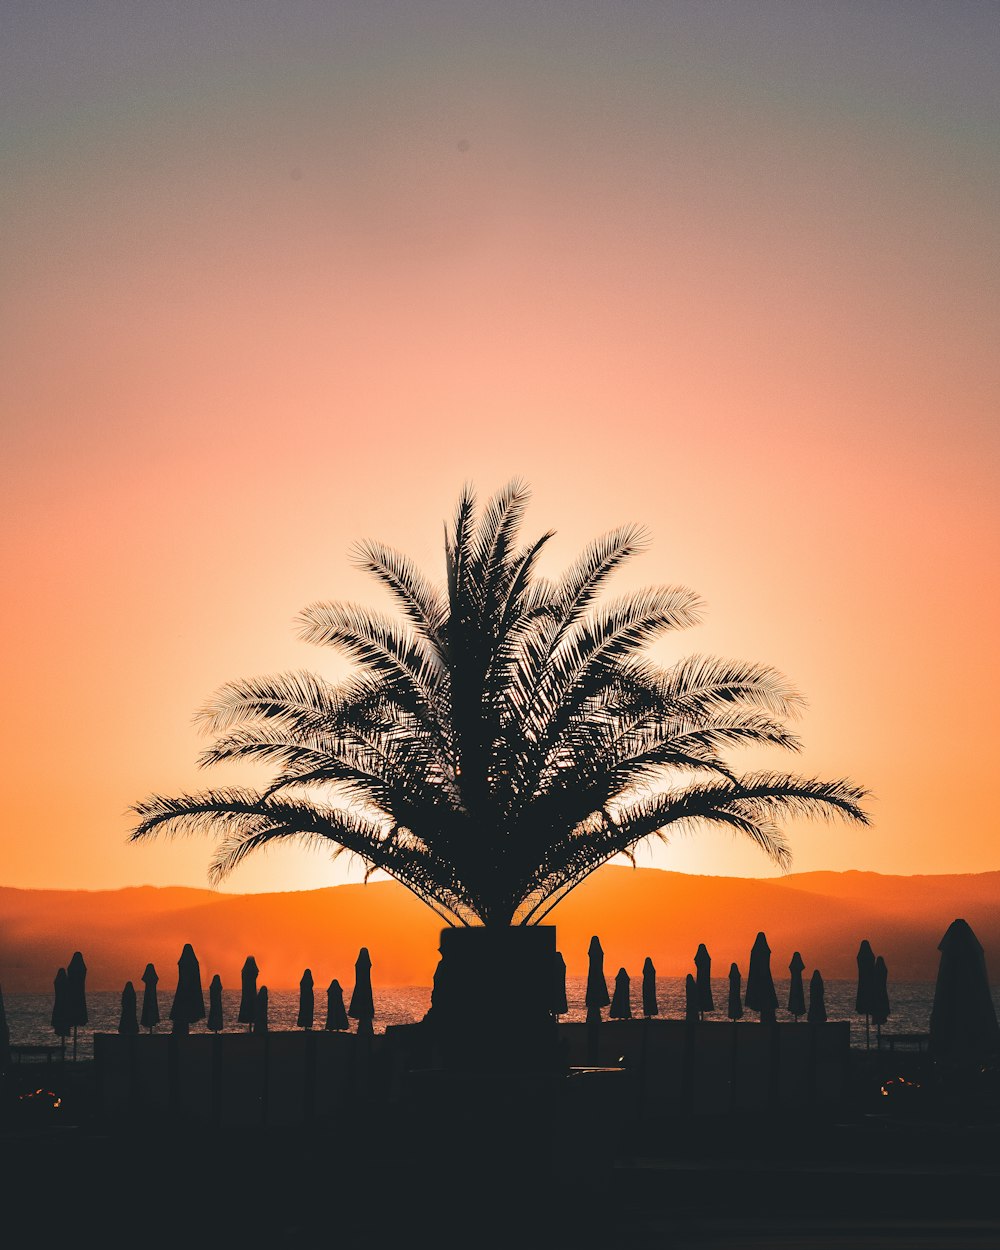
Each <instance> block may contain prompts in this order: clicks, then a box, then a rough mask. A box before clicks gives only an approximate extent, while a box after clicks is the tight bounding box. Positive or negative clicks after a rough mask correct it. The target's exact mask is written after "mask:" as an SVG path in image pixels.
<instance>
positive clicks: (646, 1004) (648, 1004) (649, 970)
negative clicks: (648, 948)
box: [642, 955, 660, 1020]
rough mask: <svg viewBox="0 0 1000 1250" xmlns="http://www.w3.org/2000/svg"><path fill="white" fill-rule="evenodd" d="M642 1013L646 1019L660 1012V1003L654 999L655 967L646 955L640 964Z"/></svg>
mask: <svg viewBox="0 0 1000 1250" xmlns="http://www.w3.org/2000/svg"><path fill="white" fill-rule="evenodd" d="M642 1014H643V1015H644V1016H645V1017H646V1019H647V1020H648V1019H649V1018H650V1016H658V1015H659V1014H660V1004H659V1003H658V1002H657V1001H656V969H655V968H654V967H653V961H652V960H651V959H650V957H649V956H648V955H647V956H646V962H645V963H644V964H643V965H642Z"/></svg>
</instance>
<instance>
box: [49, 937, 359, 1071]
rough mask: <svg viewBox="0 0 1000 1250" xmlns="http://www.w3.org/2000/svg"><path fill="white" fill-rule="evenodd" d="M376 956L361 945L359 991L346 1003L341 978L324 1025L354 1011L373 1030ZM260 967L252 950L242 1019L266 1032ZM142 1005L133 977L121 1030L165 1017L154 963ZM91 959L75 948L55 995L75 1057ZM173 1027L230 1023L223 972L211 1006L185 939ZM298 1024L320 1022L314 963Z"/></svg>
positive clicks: (338, 1024)
mask: <svg viewBox="0 0 1000 1250" xmlns="http://www.w3.org/2000/svg"><path fill="white" fill-rule="evenodd" d="M371 968H372V961H371V957H370V956H369V954H368V948H367V947H364V946H363V947H362V948H361V950H360V952H359V954H358V958H357V961H356V962H355V965H354V974H355V979H354V991H353V993H352V995H351V1001H350V1005H349V1006H348V1007H347V1008H345V1006H344V992H343V989H342V988H341V985H340V982H339V981H338V980H336V979H334V980H333V981H331V982H330V984H329V986H328V987H327V990H326V1021H325V1023H324V1026H323V1027H324V1028H325V1029H326V1030H328V1031H330V1032H334V1031H341V1030H345V1029H347V1028H349V1027H350V1025H349V1017H350V1018H351V1019H354V1020H356V1021H357V1024H358V1032H359V1033H369V1034H370V1033H371V1032H372V1029H373V1026H372V1021H373V1020H374V1018H375V1004H374V998H373V995H372V982H371ZM259 975H260V970H259V969H258V967H257V962H256V960H255V959H254V957H253V955H249V956H248V957H247V959H246V962H245V963H244V965H243V969H242V972H241V974H240V976H241V992H240V1005H239V1010H238V1012H237V1016H236V1023H237V1024H245V1025H247V1027H248V1029H249V1030H251V1031H256V1032H266V1031H267V1028H268V991H267V986H266V985H261V986H258V985H257V979H258V976H259ZM141 980H142V982H143V986H144V989H143V996H142V1009H141V1011H140V1010H139V1004H138V998H137V995H136V991H135V986H134V985H133V983H132V982H131V981H127V982H126V983H125V988H124V989H123V990H122V1001H121V1016H120V1019H119V1022H118V1032H119V1033H121V1034H126V1035H128V1034H137V1033H138V1032H139V1031H140V1029H146V1030H148V1031H149V1032H152V1031H153V1030H154V1029H155V1028H156V1026H157V1025H158V1024H159V1023H160V1006H159V997H158V993H157V986H158V984H159V980H160V978H159V976H158V974H157V971H156V969H155V968H154V967H153V965H152V964H147V965H146V970H145V972H144V973H143V974H142V977H141ZM86 981H87V965H86V964H85V963H84V959H83V955H82V954H81V953H80V952H79V951H75V952H74V954H73V957H72V959H71V960H70V961H69V963H68V964H67V965H66V967H65V968H60V969H59V971H58V972H57V973H56V978H55V1001H54V1003H53V1008H52V1029H53V1032H54V1033H55V1034H56V1036H57V1037H60V1038H62V1039H64V1040H65V1038H67V1037H69V1036H70V1034H72V1036H73V1057H74V1058H76V1031H77V1029H78V1028H80V1027H81V1026H83V1025H86V1024H87V1022H88V1018H89V1017H88V1013H87V993H86ZM168 1018H169V1019H170V1021H171V1024H172V1031H173V1032H174V1033H187V1032H188V1031H189V1029H190V1026H191V1025H192V1024H195V1023H196V1022H197V1021H199V1020H205V1022H206V1025H207V1027H208V1029H209V1030H210V1031H211V1032H213V1033H218V1032H221V1031H222V1030H223V1028H224V1027H225V1021H224V1020H223V1010H222V978H221V977H220V976H219V974H218V973H216V974H215V976H213V978H212V980H211V982H210V984H209V987H208V1010H207V1012H206V1009H205V995H204V991H203V990H202V983H201V967H200V965H199V963H198V959H197V956H196V955H195V953H194V948H193V947H192V946H191V943H190V942H187V943H185V945H184V949H183V950H182V951H181V956H180V959H178V961H177V989H176V990H175V992H174V997H173V1001H172V1003H171V1007H170V1012H169V1017H168ZM296 1023H297V1027H298V1028H302V1029H311V1028H313V1026H314V1023H315V991H314V981H313V975H312V972H311V970H310V969H309V968H306V970H305V971H304V972H303V974H302V979H301V981H300V982H299V1012H298V1017H297V1022H296Z"/></svg>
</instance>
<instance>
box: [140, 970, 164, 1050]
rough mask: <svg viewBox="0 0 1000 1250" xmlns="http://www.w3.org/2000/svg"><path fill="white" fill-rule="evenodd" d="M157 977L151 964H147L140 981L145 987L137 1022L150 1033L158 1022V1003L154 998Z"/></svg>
mask: <svg viewBox="0 0 1000 1250" xmlns="http://www.w3.org/2000/svg"><path fill="white" fill-rule="evenodd" d="M159 979H160V978H159V977H158V976H157V975H156V969H155V968H154V967H153V965H152V964H147V965H146V971H145V972H144V973H143V974H142V983H143V985H144V986H145V987H146V988H145V989H144V990H143V992H142V1015H141V1017H140V1019H139V1023H140V1024H141V1025H142V1027H143V1028H144V1029H149V1031H150V1033H152V1031H153V1029H154V1028H155V1027H156V1026H157V1025H158V1024H159V1023H160V1004H159V1002H158V1001H157V998H156V983H157V982H158V981H159Z"/></svg>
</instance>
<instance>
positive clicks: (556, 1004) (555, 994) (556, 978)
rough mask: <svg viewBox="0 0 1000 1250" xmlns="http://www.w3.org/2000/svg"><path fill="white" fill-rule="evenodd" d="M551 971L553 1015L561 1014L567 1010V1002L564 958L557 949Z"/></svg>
mask: <svg viewBox="0 0 1000 1250" xmlns="http://www.w3.org/2000/svg"><path fill="white" fill-rule="evenodd" d="M552 971H553V986H552V1010H553V1012H554V1013H555V1015H557V1016H562V1015H565V1014H566V1012H567V1011H569V1003H568V1002H567V1001H566V960H565V959H563V957H562V955H561V953H560V952H559V951H556V957H555V962H554V963H553V965H552Z"/></svg>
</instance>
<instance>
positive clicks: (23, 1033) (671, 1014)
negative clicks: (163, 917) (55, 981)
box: [4, 977, 1000, 1059]
mask: <svg viewBox="0 0 1000 1250" xmlns="http://www.w3.org/2000/svg"><path fill="white" fill-rule="evenodd" d="M586 984H587V983H586V978H584V977H567V979H566V997H567V1001H568V1004H569V1011H568V1012H567V1013H566V1014H565V1015H564V1016H562V1019H563V1020H567V1021H583V1020H584V1019H586V1007H585V1005H584V993H585V990H586ZM631 989H632V1014H633V1015H634V1016H641V1015H642V994H641V990H642V982H641V978H639V977H636V978H633V980H632V985H631ZM775 989H776V991H777V995H778V1003H779V1010H778V1013H777V1015H778V1019H779V1020H787V1019H790V1017H789V1015H788V1013H787V1011H784V1010H783V1007H784V1006H785V1004H787V1002H788V981H787V980H786V981H776V982H775ZM712 990H713V994H714V999H715V1006H716V1010H715V1012H714V1013H712V1014H711V1015H708V1016H706V1019H708V1020H724V1019H725V1018H726V1016H725V1009H726V1003H727V1001H728V995H729V985H728V981H726V980H724V979H722V978H719V979H718V980H713V983H712ZM483 992H484V994H486V995H488V994H489V986H484V987H483ZM856 993H857V985H856V983H855V982H854V981H827V982H826V1010H827V1017H828V1018H829V1019H830V1020H849V1021H850V1022H851V1044H852V1045H854V1046H864V1044H865V1021H864V1018H863V1017H861V1018H859V1017H858V1016H856V1015H855V1014H854V1000H855V994H856ZM374 995H375V1013H376V1014H375V1031H376V1032H377V1033H380V1032H383V1031H384V1030H385V1028H386V1027H387V1026H388V1025H392V1024H411V1023H413V1022H414V1021H416V1020H420V1019H421V1018H422V1016H423V1014H424V1012H425V1011H426V1010H427V1008H428V1007H429V1006H430V996H431V992H430V988H429V987H427V986H422V985H404V986H380V985H378V983H377V982H376V983H375V985H374ZM657 998H658V1003H659V1009H660V1018H661V1019H667V1020H670V1019H683V1017H684V1001H685V994H684V981H683V979H682V978H681V977H658V978H657ZM172 999H173V988H172V987H166V986H163V985H162V984H161V986H160V992H159V1007H160V1015H161V1017H162V1023H161V1024H160V1025H159V1028H158V1032H169V1030H170V1021H169V1014H170V1004H171V1001H172ZM993 999H994V1002H995V1003H996V1005H997V1009H998V1014H1000V987H998V986H995V987H994V988H993ZM807 1000H808V988H807ZM889 1000H890V1006H891V1009H892V1014H891V1016H890V1017H889V1022H888V1024H886V1025H885V1032H887V1033H926V1032H927V1029H928V1026H929V1023H930V1014H931V1005H932V1003H933V1000H934V985H933V983H932V982H927V981H899V982H895V983H894V982H892V981H891V980H890V982H889ZM139 1001H140V1005H141V1001H142V987H141V986H140V987H139ZM344 1001H345V1005H346V1004H349V1003H350V990H349V989H345V992H344ZM4 1002H5V1005H6V1009H7V1024H8V1027H9V1029H10V1040H11V1044H12V1045H21V1046H25V1045H32V1046H37V1045H49V1046H51V1045H54V1044H57V1043H58V1041H59V1039H58V1038H57V1037H56V1036H55V1035H54V1034H53V1032H52V1025H51V1017H52V995H51V994H10V993H8V994H5V995H4ZM205 1002H206V1007H207V1005H208V992H207V987H206V992H205ZM239 1003H240V991H239V990H238V989H229V990H227V989H223V992H222V1014H223V1026H224V1028H225V1030H226V1031H227V1032H231V1031H240V1030H245V1029H246V1025H241V1024H237V1022H236V1016H237V1012H238V1010H239ZM496 1009H497V1011H498V1012H502V1011H507V1010H508V1006H507V1004H506V1003H504V1002H503V1001H502V1000H501V999H500V998H499V997H498V998H497V1001H496ZM87 1010H88V1014H89V1017H90V1019H89V1023H88V1024H87V1026H86V1027H85V1028H81V1029H79V1030H78V1032H77V1055H78V1057H79V1058H80V1059H89V1058H91V1057H92V1055H93V1034H94V1033H114V1032H117V1029H118V1019H119V1016H120V1013H121V993H120V992H119V991H112V990H91V991H88V993H87ZM298 1010H299V992H298V990H297V989H296V990H269V992H268V1026H269V1028H271V1029H272V1030H280V1029H294V1028H295V1027H296V1019H297V1017H298ZM604 1014H605V1015H607V1012H606V1011H605V1013H604ZM745 1019H747V1020H755V1019H756V1015H755V1013H754V1012H749V1011H748V1012H747V1014H746V1017H745ZM325 1021H326V994H325V991H322V990H319V989H317V991H316V1011H315V1027H316V1028H322V1027H323V1024H324V1023H325ZM352 1027H353V1025H352ZM191 1031H192V1033H202V1032H205V1022H204V1021H203V1020H202V1021H200V1022H199V1023H197V1024H194V1025H192V1026H191ZM871 1033H872V1040H873V1041H874V1034H875V1030H874V1028H872V1030H871ZM72 1044H73V1043H72V1038H70V1039H68V1042H67V1048H68V1050H69V1052H70V1053H72Z"/></svg>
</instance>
